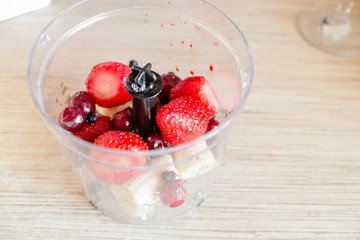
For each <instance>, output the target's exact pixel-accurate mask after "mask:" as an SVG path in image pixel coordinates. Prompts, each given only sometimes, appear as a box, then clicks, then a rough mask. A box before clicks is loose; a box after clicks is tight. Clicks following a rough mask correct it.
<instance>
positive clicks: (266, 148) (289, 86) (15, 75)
mask: <svg viewBox="0 0 360 240" xmlns="http://www.w3.org/2000/svg"><path fill="white" fill-rule="evenodd" d="M74 2H75V1H73V0H61V1H57V0H54V1H53V3H52V5H51V6H50V7H48V8H46V9H42V10H38V11H36V12H32V13H29V14H26V15H23V16H20V17H17V18H14V19H11V20H8V21H6V22H2V23H0V82H1V83H0V102H1V104H0V106H1V111H0V134H1V138H0V150H1V152H0V153H1V154H0V239H67V240H77V239H109V240H111V239H323V240H325V239H326V240H335V239H336V240H337V239H360V56H354V57H336V56H332V55H329V54H326V53H323V52H320V51H318V50H316V49H315V48H313V47H311V46H310V45H309V44H307V43H306V42H305V41H304V40H303V39H302V37H301V36H300V34H299V32H298V31H297V28H296V16H297V14H298V13H299V12H300V11H301V10H302V9H304V8H306V7H310V6H311V5H312V3H313V1H308V0H306V1H305V0H292V1H288V0H254V1H244V0H240V1H235V0H233V1H230V0H229V1H220V0H211V1H210V2H211V3H212V4H214V5H215V6H217V7H218V8H219V9H221V10H223V11H224V12H225V13H226V14H227V15H229V17H230V18H232V19H233V20H234V22H235V23H237V24H238V25H239V27H240V28H241V29H242V31H243V32H244V34H245V35H246V37H247V39H248V41H249V43H250V45H251V48H252V51H253V55H254V60H255V78H254V84H253V89H252V91H251V94H250V97H249V99H248V102H247V104H246V106H245V109H244V111H243V113H242V115H240V116H239V117H237V118H236V120H235V121H236V122H235V124H234V130H233V131H232V134H231V136H230V137H229V139H228V144H227V147H226V153H225V159H224V161H223V162H222V164H221V169H220V174H219V176H218V178H217V179H216V182H215V185H214V188H213V191H212V193H211V194H210V196H209V198H208V199H207V200H206V201H205V202H204V203H203V205H202V206H201V207H200V208H199V209H197V210H196V211H195V212H193V213H192V214H191V215H189V216H186V217H184V218H182V219H180V220H177V221H174V222H172V223H169V224H166V225H159V226H149V227H146V226H133V225H124V224H120V223H117V222H114V221H113V220H111V219H109V218H107V217H105V216H103V215H101V214H100V213H99V212H98V211H97V210H96V209H95V208H94V207H93V206H92V205H91V204H89V203H88V202H87V200H86V198H85V196H84V195H83V193H82V190H81V188H80V186H79V185H78V184H77V182H76V179H75V176H74V175H73V173H72V172H71V169H70V166H69V164H68V162H67V161H65V159H64V157H63V155H62V151H61V149H60V146H59V144H58V142H57V141H56V140H55V138H54V137H53V135H52V134H51V133H50V132H49V130H48V129H47V127H46V126H45V123H44V121H42V119H41V117H40V115H39V114H38V113H37V111H36V109H35V107H34V105H33V103H32V101H31V98H30V94H29V92H28V88H27V83H26V64H27V57H28V55H29V53H30V49H31V46H32V44H33V42H34V40H35V38H36V36H37V35H38V34H39V32H40V30H41V29H42V28H43V27H44V26H45V24H47V23H48V22H49V21H50V20H51V19H52V18H53V17H54V16H55V15H56V14H57V13H59V12H60V11H61V10H63V9H64V8H66V7H68V6H70V5H71V4H72V3H74ZM317 2H319V3H325V2H330V1H326V0H322V1H317ZM331 2H333V3H335V2H336V1H331Z"/></svg>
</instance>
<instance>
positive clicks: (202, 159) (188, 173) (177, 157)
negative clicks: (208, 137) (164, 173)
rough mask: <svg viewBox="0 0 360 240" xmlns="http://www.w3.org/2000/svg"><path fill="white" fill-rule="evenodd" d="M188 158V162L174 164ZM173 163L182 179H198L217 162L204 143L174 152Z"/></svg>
mask: <svg viewBox="0 0 360 240" xmlns="http://www.w3.org/2000/svg"><path fill="white" fill-rule="evenodd" d="M189 157H191V159H190V160H188V161H186V162H183V163H179V164H176V162H179V161H181V160H183V159H185V158H189ZM173 161H174V163H175V167H176V168H177V169H178V171H179V174H180V177H181V178H182V179H189V178H194V177H198V176H200V175H202V174H204V173H206V172H208V171H210V170H211V169H213V168H214V167H215V166H216V165H217V161H216V159H215V157H214V155H213V154H212V152H211V151H210V150H209V149H208V146H207V144H206V142H205V141H202V142H200V143H198V144H196V145H194V146H192V147H189V148H187V149H184V150H180V151H177V152H175V153H174V154H173Z"/></svg>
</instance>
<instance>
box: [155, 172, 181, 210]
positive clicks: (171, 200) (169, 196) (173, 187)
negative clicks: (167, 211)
mask: <svg viewBox="0 0 360 240" xmlns="http://www.w3.org/2000/svg"><path fill="white" fill-rule="evenodd" d="M185 198H186V190H185V188H184V186H183V183H182V182H181V180H180V179H176V180H173V181H171V182H164V184H163V186H162V188H161V190H160V199H161V201H162V202H163V203H164V204H165V205H167V206H169V207H171V208H174V207H178V206H180V205H181V204H183V203H184V202H185Z"/></svg>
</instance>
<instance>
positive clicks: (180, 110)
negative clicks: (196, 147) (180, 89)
mask: <svg viewBox="0 0 360 240" xmlns="http://www.w3.org/2000/svg"><path fill="white" fill-rule="evenodd" d="M208 116H209V112H208V110H207V109H206V108H205V106H203V105H202V104H201V103H200V102H199V101H198V100H196V99H194V98H192V97H189V96H183V97H179V98H175V99H174V100H171V101H170V102H169V103H168V104H167V105H165V106H163V107H162V108H161V109H160V110H159V112H158V113H157V115H156V123H157V124H158V126H159V129H160V131H161V134H162V136H163V137H164V139H165V140H166V141H167V142H168V143H170V144H172V145H179V144H183V143H187V142H190V141H192V140H194V139H196V138H199V137H201V136H202V135H203V134H204V133H205V132H206V130H207V126H208V122H209V120H208Z"/></svg>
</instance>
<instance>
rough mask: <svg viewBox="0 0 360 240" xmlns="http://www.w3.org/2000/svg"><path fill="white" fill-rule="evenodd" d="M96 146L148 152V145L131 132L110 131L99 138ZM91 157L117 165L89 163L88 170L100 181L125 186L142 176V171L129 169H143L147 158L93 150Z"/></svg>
mask: <svg viewBox="0 0 360 240" xmlns="http://www.w3.org/2000/svg"><path fill="white" fill-rule="evenodd" d="M94 144H95V145H97V146H102V147H105V148H110V149H113V150H121V151H130V152H138V151H147V150H148V146H147V144H146V143H145V142H144V141H143V140H142V139H141V137H140V136H139V135H137V134H135V133H131V132H121V131H109V132H106V133H104V134H103V135H101V136H99V137H98V138H97V139H96V140H95V142H94ZM90 156H92V157H93V158H95V159H97V160H98V161H102V162H106V163H110V164H113V165H117V166H118V167H111V166H107V165H105V164H100V163H97V162H94V161H89V162H88V168H89V170H90V171H91V172H92V174H93V175H94V176H95V177H97V178H98V179H99V180H100V181H103V182H106V183H109V184H123V183H125V182H127V181H129V180H130V179H133V178H135V177H136V176H138V175H139V174H141V172H142V171H141V169H129V168H127V167H143V166H145V165H146V161H147V157H146V156H137V157H136V156H130V155H121V154H112V153H105V152H100V151H95V150H93V151H92V152H90Z"/></svg>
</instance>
